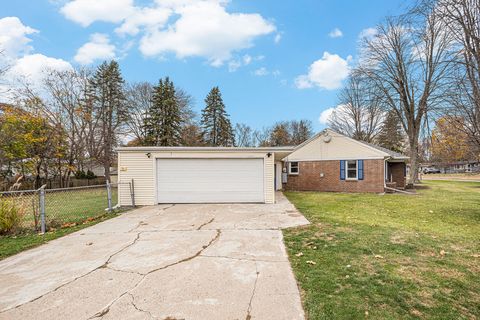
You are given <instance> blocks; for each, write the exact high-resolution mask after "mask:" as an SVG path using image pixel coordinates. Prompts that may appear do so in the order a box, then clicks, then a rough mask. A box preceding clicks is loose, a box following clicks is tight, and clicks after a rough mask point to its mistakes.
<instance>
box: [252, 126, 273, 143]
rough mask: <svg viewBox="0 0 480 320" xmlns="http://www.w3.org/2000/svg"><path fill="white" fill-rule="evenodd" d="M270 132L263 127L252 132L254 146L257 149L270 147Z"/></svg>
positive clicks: (269, 129) (270, 130)
mask: <svg viewBox="0 0 480 320" xmlns="http://www.w3.org/2000/svg"><path fill="white" fill-rule="evenodd" d="M271 132H272V129H271V128H268V127H264V128H262V129H259V130H255V131H254V132H253V137H254V140H255V146H258V147H268V146H270V134H271Z"/></svg>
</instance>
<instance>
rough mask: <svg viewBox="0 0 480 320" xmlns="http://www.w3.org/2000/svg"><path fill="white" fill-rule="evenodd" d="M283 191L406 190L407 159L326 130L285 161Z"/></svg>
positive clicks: (306, 142)
mask: <svg viewBox="0 0 480 320" xmlns="http://www.w3.org/2000/svg"><path fill="white" fill-rule="evenodd" d="M282 160H283V163H282V172H283V175H282V189H285V190H298V191H332V192H384V191H385V186H387V185H388V186H390V187H394V188H399V189H403V188H405V186H406V161H407V160H408V157H406V156H404V155H402V154H399V153H397V152H394V151H391V150H388V149H385V148H382V147H379V146H375V145H372V144H369V143H366V142H363V141H358V140H355V139H352V138H349V137H347V136H344V135H342V134H339V133H337V132H335V131H333V130H330V129H325V130H323V131H322V132H320V133H318V134H316V135H315V136H314V137H312V138H311V139H309V140H307V141H305V142H304V143H302V144H301V145H299V146H297V147H295V148H294V149H293V151H292V152H291V153H290V154H288V155H287V156H286V157H285V158H283V159H282Z"/></svg>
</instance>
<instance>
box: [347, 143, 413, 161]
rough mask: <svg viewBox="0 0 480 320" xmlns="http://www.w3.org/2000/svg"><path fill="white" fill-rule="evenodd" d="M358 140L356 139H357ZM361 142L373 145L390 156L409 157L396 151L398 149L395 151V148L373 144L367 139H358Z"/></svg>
mask: <svg viewBox="0 0 480 320" xmlns="http://www.w3.org/2000/svg"><path fill="white" fill-rule="evenodd" d="M355 140H356V139H355ZM356 141H358V142H360V143H363V144H365V145H367V146H369V147H372V148H375V149H377V150H379V151H382V152H385V153H387V154H388V155H389V156H390V157H392V158H394V159H408V158H409V157H408V156H406V155H404V154H401V153H399V152H396V151H393V150H390V149H387V148H384V147H380V146H377V145H376V144H373V143H369V142H365V141H361V140H356Z"/></svg>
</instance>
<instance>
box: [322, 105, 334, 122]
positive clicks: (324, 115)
mask: <svg viewBox="0 0 480 320" xmlns="http://www.w3.org/2000/svg"><path fill="white" fill-rule="evenodd" d="M334 111H335V108H328V109H325V110H323V111H322V113H320V117H319V118H318V121H319V122H320V123H321V124H328V121H329V120H330V117H331V116H332V114H333V112H334Z"/></svg>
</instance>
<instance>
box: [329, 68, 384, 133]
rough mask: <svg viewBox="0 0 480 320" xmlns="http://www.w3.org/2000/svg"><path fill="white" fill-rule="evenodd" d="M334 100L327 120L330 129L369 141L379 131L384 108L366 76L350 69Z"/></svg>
mask: <svg viewBox="0 0 480 320" xmlns="http://www.w3.org/2000/svg"><path fill="white" fill-rule="evenodd" d="M338 99H339V105H338V107H337V108H335V110H334V112H333V113H332V115H331V116H330V120H329V123H328V125H329V126H330V128H331V129H333V130H335V131H337V132H339V133H342V134H344V135H347V136H349V137H352V138H354V139H357V140H362V141H366V142H373V141H374V140H375V137H376V136H377V134H378V132H379V131H380V126H381V122H382V118H383V114H384V111H383V110H382V107H381V105H380V99H379V98H378V95H377V94H376V93H375V91H374V89H373V88H372V87H371V86H370V84H369V83H368V79H366V78H365V77H364V76H362V75H361V74H360V73H359V72H355V71H353V72H352V73H351V74H350V76H349V79H348V82H347V84H346V86H345V87H344V88H343V89H342V90H341V91H340V94H339V97H338Z"/></svg>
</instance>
